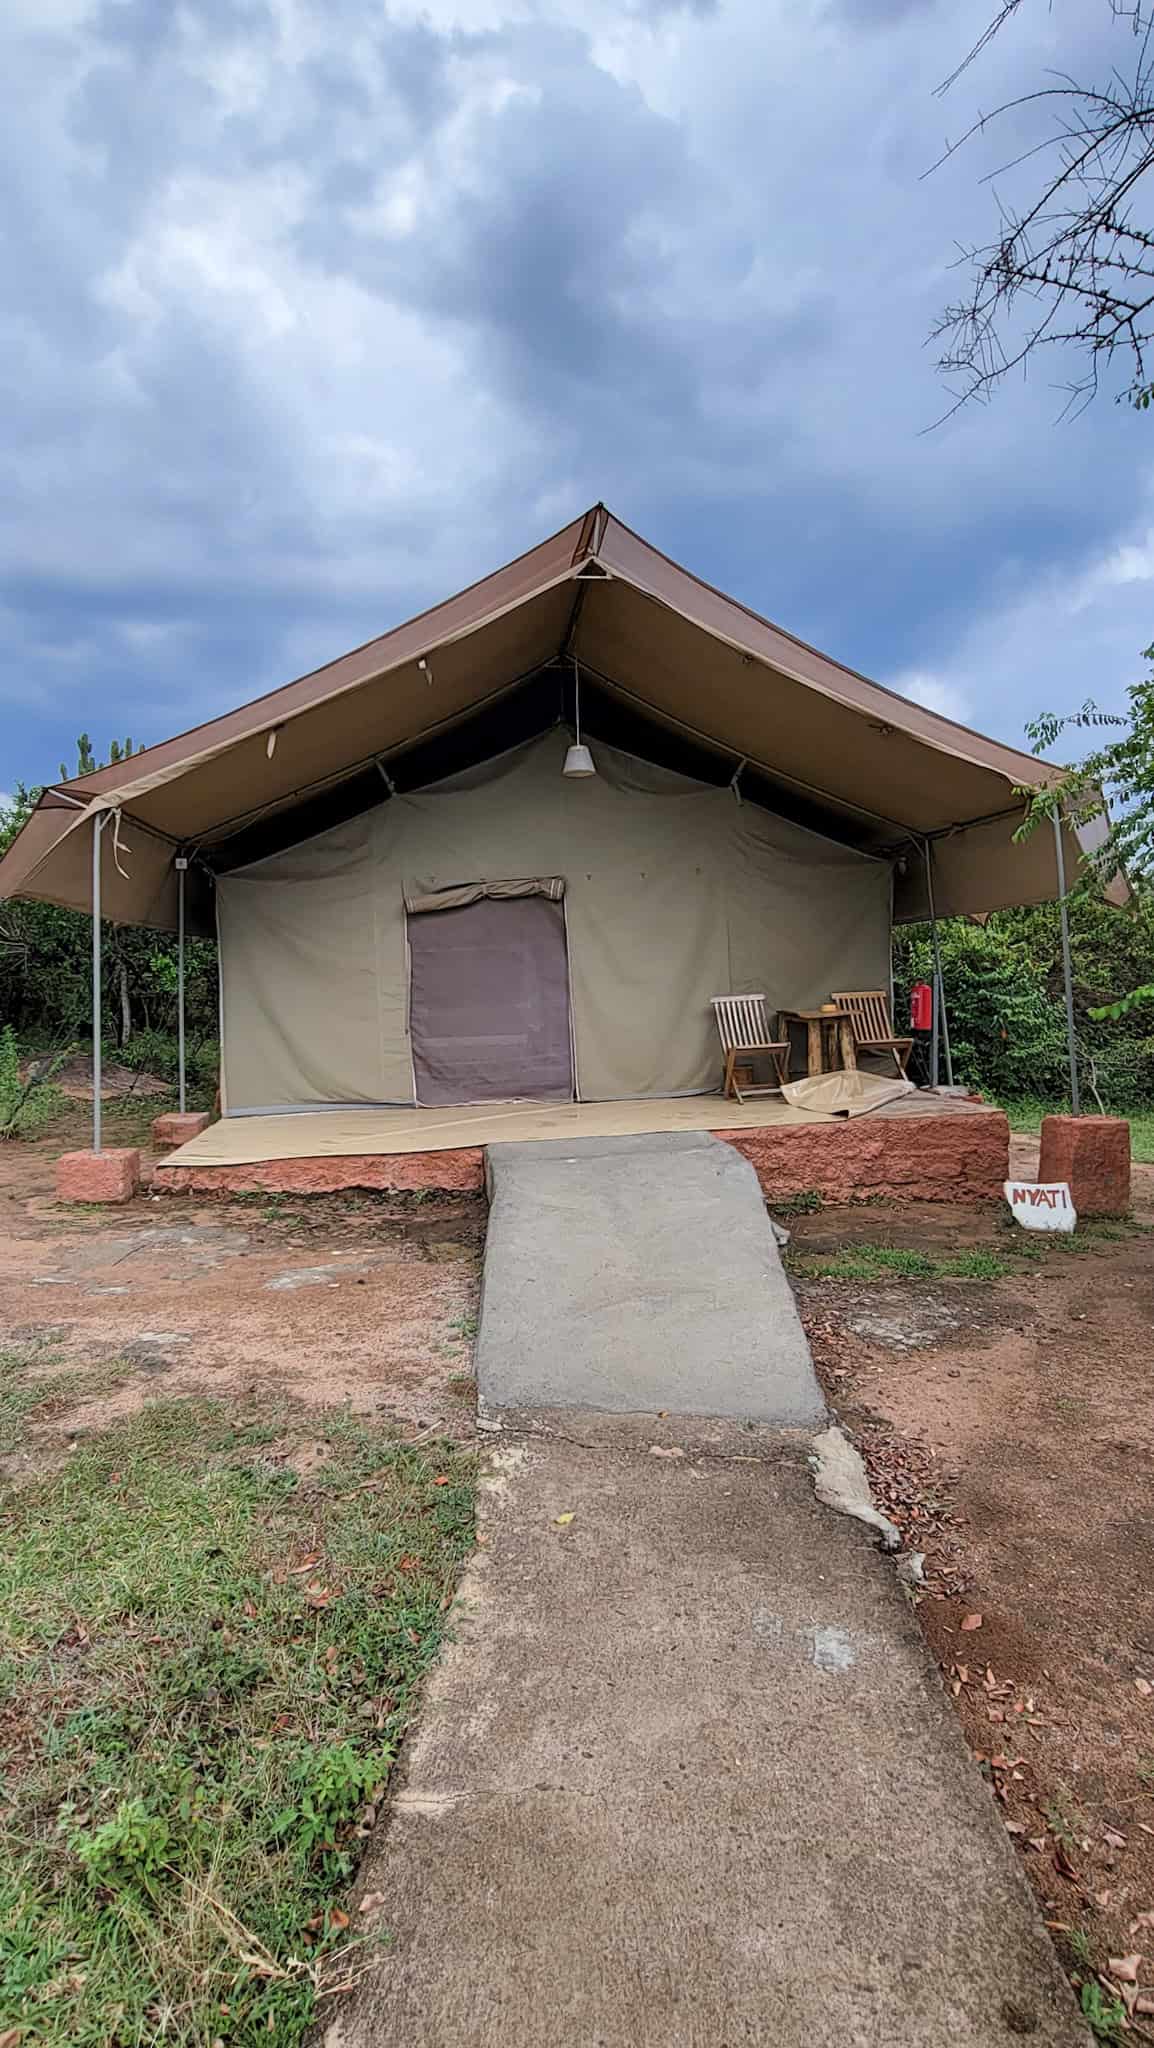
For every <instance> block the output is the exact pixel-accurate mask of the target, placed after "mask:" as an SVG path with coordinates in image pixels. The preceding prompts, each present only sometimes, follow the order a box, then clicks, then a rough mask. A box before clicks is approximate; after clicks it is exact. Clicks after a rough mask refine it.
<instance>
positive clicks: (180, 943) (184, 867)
mask: <svg viewBox="0 0 1154 2048" xmlns="http://www.w3.org/2000/svg"><path fill="white" fill-rule="evenodd" d="M175 865H176V1064H177V1076H178V1090H179V1092H178V1096H177V1101H178V1103H179V1107H180V1113H181V1115H182V1116H183V1115H184V1112H185V1109H186V1107H187V1104H186V1101H185V1077H184V878H185V875H186V874H187V873H188V862H187V861H186V860H185V859H184V858H183V857H182V856H180V855H178V856H177V859H176V863H175Z"/></svg>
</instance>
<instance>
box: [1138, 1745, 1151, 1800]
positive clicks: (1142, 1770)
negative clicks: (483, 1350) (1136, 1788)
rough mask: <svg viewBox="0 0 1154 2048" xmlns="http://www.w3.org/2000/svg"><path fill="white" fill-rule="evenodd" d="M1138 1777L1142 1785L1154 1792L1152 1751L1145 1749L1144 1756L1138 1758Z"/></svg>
mask: <svg viewBox="0 0 1154 2048" xmlns="http://www.w3.org/2000/svg"><path fill="white" fill-rule="evenodd" d="M1138 1777H1139V1781H1140V1782H1141V1783H1142V1784H1143V1785H1145V1786H1147V1787H1148V1789H1149V1790H1150V1791H1151V1792H1154V1752H1151V1751H1147V1753H1146V1755H1145V1756H1140V1757H1139V1758H1138Z"/></svg>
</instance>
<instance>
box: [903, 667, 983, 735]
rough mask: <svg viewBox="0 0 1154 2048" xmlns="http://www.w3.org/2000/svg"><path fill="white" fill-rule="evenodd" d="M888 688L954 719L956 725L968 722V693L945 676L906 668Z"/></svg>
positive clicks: (929, 709) (969, 711) (930, 709)
mask: <svg viewBox="0 0 1154 2048" xmlns="http://www.w3.org/2000/svg"><path fill="white" fill-rule="evenodd" d="M891 688H892V689H895V690H897V691H898V692H899V693H900V695H901V696H903V697H909V698H910V699H911V700H912V701H913V703H915V704H921V705H923V706H924V707H925V709H926V710H927V711H937V712H939V713H940V715H941V716H942V717H943V718H953V719H956V720H957V722H958V724H959V725H966V724H968V723H969V721H970V718H971V705H970V699H969V695H968V693H967V692H966V691H965V690H963V689H961V688H959V686H958V684H957V683H956V682H947V680H946V678H945V677H944V676H939V675H931V674H930V672H929V671H928V670H927V669H909V670H907V671H906V673H905V674H904V675H899V676H896V677H895V678H894V681H893V683H892V684H891Z"/></svg>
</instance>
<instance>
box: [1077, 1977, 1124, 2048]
mask: <svg viewBox="0 0 1154 2048" xmlns="http://www.w3.org/2000/svg"><path fill="white" fill-rule="evenodd" d="M1079 2002H1080V2004H1081V2007H1082V2017H1083V2019H1084V2020H1085V2022H1086V2024H1087V2026H1088V2027H1089V2029H1090V2032H1091V2033H1092V2034H1093V2036H1094V2039H1095V2040H1096V2041H1106V2042H1111V2043H1112V2042H1118V2043H1119V2044H1121V2042H1122V2041H1123V2040H1124V2038H1125V2035H1126V2031H1127V2024H1128V2023H1127V2019H1126V2008H1125V2006H1124V2005H1123V2003H1122V2001H1121V1999H1120V1998H1111V1997H1109V1996H1108V1995H1107V1993H1106V1992H1104V1991H1103V1989H1102V1986H1101V1985H1100V1984H1096V1983H1094V1982H1093V1981H1092V1980H1091V1981H1090V1982H1088V1983H1086V1984H1083V1986H1082V1989H1081V1992H1080V1994H1079Z"/></svg>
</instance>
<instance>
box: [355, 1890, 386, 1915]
mask: <svg viewBox="0 0 1154 2048" xmlns="http://www.w3.org/2000/svg"><path fill="white" fill-rule="evenodd" d="M384 1903H385V1895H384V1892H366V1893H365V1896H364V1898H363V1899H362V1900H361V1903H360V1905H359V1906H358V1907H357V1911H358V1913H379V1912H380V1909H381V1907H382V1906H383V1905H384Z"/></svg>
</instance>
